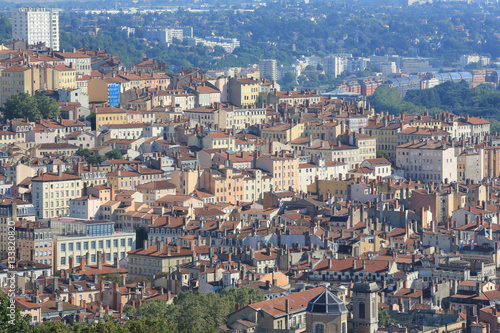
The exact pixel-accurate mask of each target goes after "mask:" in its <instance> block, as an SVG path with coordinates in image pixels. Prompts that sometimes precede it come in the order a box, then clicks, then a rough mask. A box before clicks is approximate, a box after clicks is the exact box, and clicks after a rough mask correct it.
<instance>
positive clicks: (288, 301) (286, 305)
mask: <svg viewBox="0 0 500 333" xmlns="http://www.w3.org/2000/svg"><path fill="white" fill-rule="evenodd" d="M285 311H286V313H290V299H288V298H287V299H285Z"/></svg>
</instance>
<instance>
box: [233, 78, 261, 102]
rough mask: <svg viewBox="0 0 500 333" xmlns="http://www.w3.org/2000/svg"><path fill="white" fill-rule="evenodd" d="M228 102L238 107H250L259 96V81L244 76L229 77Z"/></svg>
mask: <svg viewBox="0 0 500 333" xmlns="http://www.w3.org/2000/svg"><path fill="white" fill-rule="evenodd" d="M228 92H229V102H231V104H234V105H237V106H239V107H252V106H254V105H255V102H256V101H257V99H258V98H259V81H258V80H253V79H246V78H241V79H238V78H230V79H229V82H228Z"/></svg>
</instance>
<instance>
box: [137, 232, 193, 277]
mask: <svg viewBox="0 0 500 333" xmlns="http://www.w3.org/2000/svg"><path fill="white" fill-rule="evenodd" d="M195 255H196V253H195V252H194V251H193V250H191V249H190V248H184V247H181V246H169V245H165V244H164V242H162V241H160V242H157V243H156V244H154V245H151V246H148V242H147V241H145V245H144V248H142V249H138V250H134V251H130V252H129V253H128V258H129V269H128V277H129V278H130V279H135V278H141V277H149V276H152V275H153V274H156V275H158V274H162V273H171V272H172V271H173V270H174V269H175V268H176V267H178V266H179V265H182V264H185V263H187V262H192V261H194V260H195V258H194V256H195Z"/></svg>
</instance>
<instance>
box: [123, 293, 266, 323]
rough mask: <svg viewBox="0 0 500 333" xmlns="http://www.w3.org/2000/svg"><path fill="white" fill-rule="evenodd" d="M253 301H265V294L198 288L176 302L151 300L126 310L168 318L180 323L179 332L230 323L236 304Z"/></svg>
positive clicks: (180, 296) (141, 314) (140, 314)
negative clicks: (198, 289) (229, 315)
mask: <svg viewBox="0 0 500 333" xmlns="http://www.w3.org/2000/svg"><path fill="white" fill-rule="evenodd" d="M250 300H252V301H255V302H259V301H262V300H264V295H263V294H262V293H261V292H259V291H256V290H254V289H250V288H238V289H236V288H232V289H229V290H223V291H222V292H221V293H220V294H214V293H209V294H207V295H205V294H203V293H201V292H198V291H186V292H182V293H180V294H179V295H177V296H176V297H175V298H174V302H173V304H170V305H167V304H166V303H165V302H164V301H149V302H145V303H144V304H142V305H141V306H140V307H139V309H138V310H137V311H134V310H132V309H126V311H127V313H128V314H129V315H132V316H134V317H136V318H165V319H166V320H167V322H174V323H177V328H178V330H179V331H192V330H197V331H213V330H215V328H216V327H218V326H220V325H223V324H225V323H226V316H227V315H228V314H230V313H232V312H233V311H234V309H235V306H236V304H240V306H241V307H243V306H246V305H248V304H249V302H250Z"/></svg>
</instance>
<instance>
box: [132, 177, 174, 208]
mask: <svg viewBox="0 0 500 333" xmlns="http://www.w3.org/2000/svg"><path fill="white" fill-rule="evenodd" d="M176 189H177V188H176V186H175V184H173V183H171V182H169V181H166V180H157V181H152V182H149V183H145V184H141V185H137V186H136V190H137V192H139V193H142V195H143V202H144V203H145V204H146V205H148V206H149V207H154V206H155V205H156V204H155V202H156V200H158V199H160V198H161V197H164V196H166V195H175V194H176V192H177V191H176Z"/></svg>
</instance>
